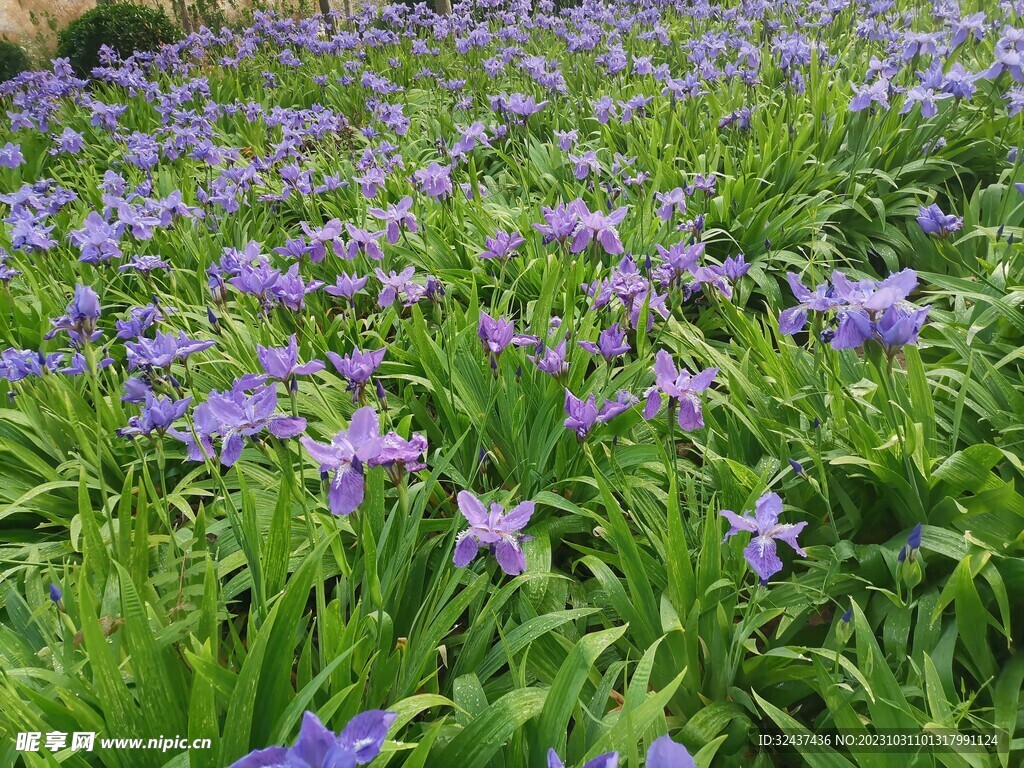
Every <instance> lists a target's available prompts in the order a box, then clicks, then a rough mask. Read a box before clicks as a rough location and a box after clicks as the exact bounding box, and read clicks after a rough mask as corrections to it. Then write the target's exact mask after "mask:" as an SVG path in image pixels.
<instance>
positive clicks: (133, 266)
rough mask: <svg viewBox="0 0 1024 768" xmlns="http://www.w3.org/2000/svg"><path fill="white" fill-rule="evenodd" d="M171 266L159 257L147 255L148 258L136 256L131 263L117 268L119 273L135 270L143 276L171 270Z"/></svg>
mask: <svg viewBox="0 0 1024 768" xmlns="http://www.w3.org/2000/svg"><path fill="white" fill-rule="evenodd" d="M170 268H171V265H170V264H168V263H167V262H166V261H164V260H163V259H161V258H160V257H159V256H153V255H147V256H135V257H133V258H132V259H131V261H128V262H126V263H125V264H122V265H121V266H120V267H118V268H117V271H118V272H129V271H131V270H135V271H136V272H141V273H142V274H143V275H148V274H149V273H150V272H152V271H154V270H157V269H170Z"/></svg>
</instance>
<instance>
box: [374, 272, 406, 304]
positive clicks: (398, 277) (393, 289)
mask: <svg viewBox="0 0 1024 768" xmlns="http://www.w3.org/2000/svg"><path fill="white" fill-rule="evenodd" d="M373 271H374V273H375V274H376V275H377V279H378V280H380V282H381V291H380V295H379V296H378V297H377V304H378V305H379V306H381V307H390V306H391V305H392V304H394V303H395V301H396V300H397V299H398V297H399V296H402V295H407V294H408V292H409V287H410V286H411V285H412V282H411V281H412V276H413V275H414V274H416V268H415V267H406V268H405V269H403V270H402V271H401V272H399V273H395V271H394V270H392V271H391V272H390V274H384V272H383V271H382V270H380V269H374V270H373Z"/></svg>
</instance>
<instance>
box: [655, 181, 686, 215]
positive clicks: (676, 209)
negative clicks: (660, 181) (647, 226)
mask: <svg viewBox="0 0 1024 768" xmlns="http://www.w3.org/2000/svg"><path fill="white" fill-rule="evenodd" d="M654 198H655V199H656V200H657V201H658V202H659V203H660V205H659V206H658V218H659V219H661V220H662V221H670V220H671V219H672V216H673V215H675V214H676V213H679V214H680V215H683V214H685V213H686V193H685V191H684V190H683V188H682V187H676V188H675V189H673V190H672V191H671V192H655V193H654Z"/></svg>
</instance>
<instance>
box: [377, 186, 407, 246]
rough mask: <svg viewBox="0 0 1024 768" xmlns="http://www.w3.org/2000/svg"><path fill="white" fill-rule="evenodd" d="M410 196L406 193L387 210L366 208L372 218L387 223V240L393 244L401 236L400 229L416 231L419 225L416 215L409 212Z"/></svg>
mask: <svg viewBox="0 0 1024 768" xmlns="http://www.w3.org/2000/svg"><path fill="white" fill-rule="evenodd" d="M411 208H412V198H411V197H409V196H408V195H406V196H405V197H403V198H402V199H401V200H399V201H398V202H397V203H395V204H393V205H389V206H388V207H387V210H383V209H381V208H370V209H368V210H367V213H369V214H370V215H371V216H373V218H375V219H379V220H380V221H384V222H386V223H387V229H386V231H387V241H388V242H389V243H390V244H391V245H394V244H395V243H397V242H398V241H399V240H400V239H401V237H402V231H403V230H405V231H408V232H418V231H419V226H418V225H417V223H416V216H414V215H413V214H412V213H410V209H411Z"/></svg>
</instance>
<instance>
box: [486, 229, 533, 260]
mask: <svg viewBox="0 0 1024 768" xmlns="http://www.w3.org/2000/svg"><path fill="white" fill-rule="evenodd" d="M525 242H526V239H525V238H524V237H523V236H522V235H520V234H519V233H518V232H511V233H510V232H505V231H503V230H500V229H499V230H498V231H497V232H495V233H494V237H487V238H484V249H485V250H484V252H483V253H481V254H480V258H481V259H501V260H505V261H507V260H508V259H511V258H512V257H513V256H515V255H516V248H518V247H519V246H520V245H522V244H523V243H525Z"/></svg>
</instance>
